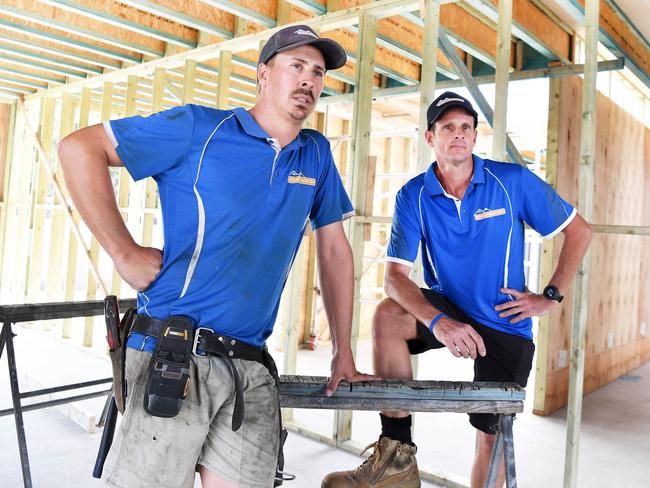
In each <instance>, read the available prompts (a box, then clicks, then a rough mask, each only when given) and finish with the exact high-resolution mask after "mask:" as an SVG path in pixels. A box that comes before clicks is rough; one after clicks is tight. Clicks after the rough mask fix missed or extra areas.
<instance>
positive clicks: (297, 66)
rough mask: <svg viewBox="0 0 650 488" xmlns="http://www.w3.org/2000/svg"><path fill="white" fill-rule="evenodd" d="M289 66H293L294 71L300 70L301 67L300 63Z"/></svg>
mask: <svg viewBox="0 0 650 488" xmlns="http://www.w3.org/2000/svg"><path fill="white" fill-rule="evenodd" d="M291 66H293V67H294V68H296V69H302V65H301V64H300V63H293V64H292V65H291Z"/></svg>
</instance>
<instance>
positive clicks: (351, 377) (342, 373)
mask: <svg viewBox="0 0 650 488" xmlns="http://www.w3.org/2000/svg"><path fill="white" fill-rule="evenodd" d="M380 379H381V378H379V377H378V376H373V375H371V374H363V373H359V372H358V371H357V368H356V366H355V364H354V358H353V357H352V351H348V352H346V353H341V354H339V353H335V354H334V356H333V357H332V376H330V380H329V382H328V383H327V387H326V388H325V394H326V395H327V396H332V395H333V394H334V392H335V391H336V387H337V386H338V385H339V383H340V381H341V380H347V381H350V382H354V381H377V380H380Z"/></svg>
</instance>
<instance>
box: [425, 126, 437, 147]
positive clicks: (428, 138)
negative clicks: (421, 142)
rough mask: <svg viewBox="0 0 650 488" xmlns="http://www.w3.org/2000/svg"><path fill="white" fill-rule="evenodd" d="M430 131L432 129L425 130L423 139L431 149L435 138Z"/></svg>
mask: <svg viewBox="0 0 650 488" xmlns="http://www.w3.org/2000/svg"><path fill="white" fill-rule="evenodd" d="M432 129H433V127H432V128H431V129H427V130H426V131H424V139H425V140H426V141H427V144H429V146H431V147H433V141H434V140H435V138H436V135H435V134H434V133H433V130H432Z"/></svg>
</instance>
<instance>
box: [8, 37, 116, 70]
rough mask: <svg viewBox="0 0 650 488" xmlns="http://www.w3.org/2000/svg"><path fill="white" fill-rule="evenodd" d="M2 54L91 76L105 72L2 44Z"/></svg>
mask: <svg viewBox="0 0 650 488" xmlns="http://www.w3.org/2000/svg"><path fill="white" fill-rule="evenodd" d="M0 53H4V54H10V55H13V56H14V57H15V56H18V57H20V58H25V59H29V60H31V61H36V62H40V63H45V64H52V65H54V66H58V67H60V68H73V69H75V70H77V71H82V72H85V73H89V74H102V73H103V72H104V70H103V69H101V68H99V67H95V66H88V65H85V64H80V63H76V62H74V61H69V60H65V59H60V58H56V57H52V56H45V55H43V54H40V53H38V52H33V51H26V50H24V49H19V48H16V47H12V46H6V45H4V44H2V43H0Z"/></svg>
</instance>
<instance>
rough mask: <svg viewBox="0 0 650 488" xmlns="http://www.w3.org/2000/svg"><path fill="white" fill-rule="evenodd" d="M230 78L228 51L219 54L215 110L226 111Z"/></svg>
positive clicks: (230, 68)
mask: <svg viewBox="0 0 650 488" xmlns="http://www.w3.org/2000/svg"><path fill="white" fill-rule="evenodd" d="M231 76H232V53H231V52H230V51H221V52H219V78H218V81H217V83H219V85H218V86H217V108H218V109H219V110H228V109H229V108H230V104H229V102H228V97H229V96H230V77H231Z"/></svg>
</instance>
